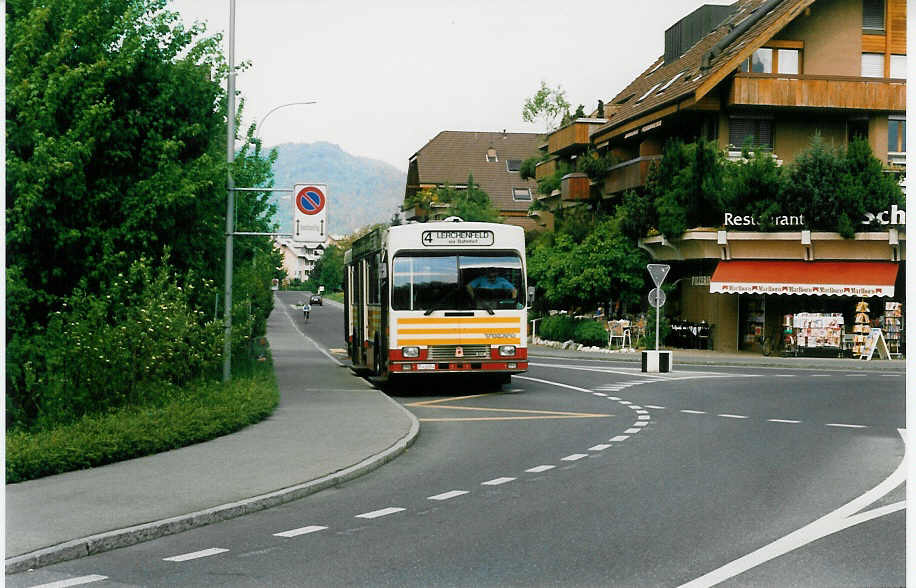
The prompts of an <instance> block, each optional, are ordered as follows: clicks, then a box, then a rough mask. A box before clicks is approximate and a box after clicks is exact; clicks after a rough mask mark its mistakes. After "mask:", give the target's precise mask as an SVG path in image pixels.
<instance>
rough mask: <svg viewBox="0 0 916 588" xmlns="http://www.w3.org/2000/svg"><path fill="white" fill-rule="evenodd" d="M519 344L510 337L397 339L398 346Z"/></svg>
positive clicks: (518, 340)
mask: <svg viewBox="0 0 916 588" xmlns="http://www.w3.org/2000/svg"><path fill="white" fill-rule="evenodd" d="M507 344H508V345H521V339H519V338H517V337H516V338H514V339H513V338H511V337H500V338H498V339H497V338H493V339H490V338H485V339H468V338H464V337H460V338H455V339H398V346H402V347H403V346H405V345H507Z"/></svg>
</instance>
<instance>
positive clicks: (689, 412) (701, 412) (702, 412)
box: [681, 410, 706, 414]
mask: <svg viewBox="0 0 916 588" xmlns="http://www.w3.org/2000/svg"><path fill="white" fill-rule="evenodd" d="M681 412H686V413H687V414H706V412H704V411H702V410H682V411H681Z"/></svg>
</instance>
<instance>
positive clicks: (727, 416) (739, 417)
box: [718, 414, 748, 419]
mask: <svg viewBox="0 0 916 588" xmlns="http://www.w3.org/2000/svg"><path fill="white" fill-rule="evenodd" d="M718 416H720V417H725V418H727V419H746V418H748V417H746V416H744V415H741V414H720V415H718Z"/></svg>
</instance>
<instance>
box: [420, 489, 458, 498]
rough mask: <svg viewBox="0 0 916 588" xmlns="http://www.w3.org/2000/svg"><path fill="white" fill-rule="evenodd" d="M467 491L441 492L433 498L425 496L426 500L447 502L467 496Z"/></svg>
mask: <svg viewBox="0 0 916 588" xmlns="http://www.w3.org/2000/svg"><path fill="white" fill-rule="evenodd" d="M467 493H468V491H467V490H452V491H450V492H443V493H442V494H436V495H435V496H427V497H426V499H427V500H449V499H451V498H455V497H457V496H462V495H464V494H467Z"/></svg>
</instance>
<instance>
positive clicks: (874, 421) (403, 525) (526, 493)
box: [7, 295, 905, 587]
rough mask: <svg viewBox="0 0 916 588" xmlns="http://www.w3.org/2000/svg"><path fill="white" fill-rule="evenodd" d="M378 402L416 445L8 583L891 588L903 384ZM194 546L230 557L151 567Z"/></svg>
mask: <svg viewBox="0 0 916 588" xmlns="http://www.w3.org/2000/svg"><path fill="white" fill-rule="evenodd" d="M288 296H289V295H288ZM300 314H301V313H300ZM341 322H342V313H341V312H340V310H339V309H338V308H336V307H333V306H324V307H313V313H312V318H311V320H310V321H309V323H308V324H303V329H304V330H305V332H306V333H307V334H308V335H309V336H310V337H312V338H313V339H314V340H316V341H318V342H319V343H320V344H322V345H324V346H326V347H327V348H331V349H334V348H340V347H342V327H341ZM392 393H393V394H394V395H395V398H396V399H397V400H398V401H400V402H402V403H403V404H404V405H405V406H406V407H407V408H408V409H409V410H411V411H413V412H414V413H415V414H416V416H417V417H418V418H419V419H420V421H421V434H420V436H419V438H418V439H417V441H416V443H415V444H414V446H413V447H412V448H411V449H410V450H409V451H408V452H407V453H406V454H404V455H402V456H401V457H399V458H398V459H396V460H395V461H393V462H392V463H390V464H388V465H386V466H384V467H382V468H380V469H379V470H376V471H374V472H372V473H370V474H369V475H367V476H365V477H363V478H360V479H357V480H355V481H353V482H350V483H348V484H346V485H343V486H340V487H337V488H334V489H331V490H326V491H323V492H320V493H318V494H316V495H313V496H310V497H308V498H305V499H303V500H300V501H297V502H293V503H289V504H287V505H284V506H282V507H278V508H275V509H271V510H268V511H264V512H260V513H257V514H253V515H250V516H246V517H242V518H239V519H235V520H231V521H227V522H224V523H219V524H215V525H211V526H208V527H203V528H199V529H195V530H192V531H188V532H186V533H182V534H180V535H174V536H169V537H165V538H162V539H159V540H156V541H152V542H149V543H143V544H140V545H136V546H133V547H130V548H125V549H121V550H117V551H113V552H109V553H105V554H101V555H98V556H94V557H91V558H85V559H81V560H76V561H72V562H67V563H64V564H59V565H56V566H51V567H49V568H46V569H43V570H40V571H39V572H41V575H33V576H29V578H30V581H31V584H25V583H21V582H20V580H21V579H23V578H24V577H17V576H14V577H12V578H8V579H7V583H8V585H10V586H24V585H34V584H35V583H37V582H35V581H34V580H36V579H38V578H43V580H41V581H50V580H51V579H60V578H66V577H81V576H89V575H92V574H102V575H105V576H107V577H108V578H109V579H108V580H106V581H105V582H101V583H99V584H98V585H103V584H104V585H115V586H128V585H137V586H140V585H142V586H176V585H184V586H215V585H220V586H223V585H229V586H506V585H513V586H516V585H517V586H640V587H642V586H680V585H684V584H688V585H699V586H709V585H714V584H716V583H718V582H721V585H722V586H767V587H770V586H817V587H819V586H902V585H904V583H905V561H904V544H905V536H904V522H905V521H904V519H905V510H904V509H902V507H901V506H902V505H901V503H902V501H903V500H904V499H905V496H904V486H903V484H902V481H903V477H902V473H901V470H899V469H898V466H899V465H900V464H901V462H902V460H903V457H904V444H903V441H902V438H901V435H900V433H899V431H898V429H900V428H902V427H904V410H903V409H904V378H903V375H902V373H901V374H899V375H886V376H870V375H863V374H862V372H855V373H852V372H842V371H829V372H825V371H820V372H818V371H806V370H790V369H787V370H778V369H762V368H761V369H756V370H755V369H746V368H741V369H738V368H723V369H711V368H703V369H702V370H701V369H691V368H689V367H679V368H678V371H677V372H675V373H673V374H668V375H656V376H649V375H646V374H641V373H640V372H639V371H638V366H636V365H632V366H631V365H627V364H621V363H617V362H599V361H585V360H581V361H579V360H568V359H565V360H558V359H552V358H549V357H532V358H531V363H530V371H529V372H528V373H527V374H526V375H525V376H517V377H515V378H513V382H512V384H511V385H508V386H505V387H503V388H502V389H492V388H490V389H487V388H480V387H478V386H475V385H473V384H471V385H462V386H458V387H452V388H450V389H445V388H443V387H442V386H441V383H438V382H436V381H429V380H427V381H416V382H412V384H411V385H410V386H409V387H406V388H402V389H401V390H400V391H393V392H392ZM294 529H298V530H300V531H297V533H300V534H295V535H293V536H286V537H282V536H277V535H276V534H277V533H283V532H284V531H291V530H294ZM305 531H308V532H305ZM206 549H226V550H228V551H226V552H220V553H217V554H215V555H213V556H211V557H204V558H199V559H193V560H190V561H184V562H175V561H166V560H165V558H169V557H171V556H175V555H178V554H187V553H194V552H198V551H200V550H206ZM36 574H37V573H36Z"/></svg>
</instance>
